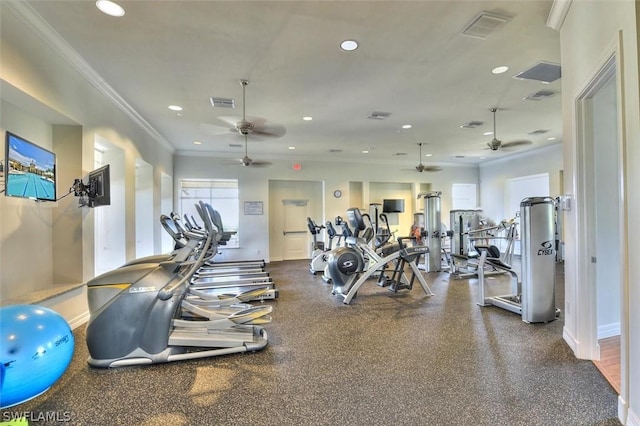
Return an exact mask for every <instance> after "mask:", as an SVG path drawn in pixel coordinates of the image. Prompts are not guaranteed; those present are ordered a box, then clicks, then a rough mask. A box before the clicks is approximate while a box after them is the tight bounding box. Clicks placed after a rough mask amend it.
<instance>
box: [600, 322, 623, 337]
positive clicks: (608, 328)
mask: <svg viewBox="0 0 640 426" xmlns="http://www.w3.org/2000/svg"><path fill="white" fill-rule="evenodd" d="M619 335H620V322H614V323H610V324H604V325H599V326H598V340H600V339H606V338H607V337H613V336H619Z"/></svg>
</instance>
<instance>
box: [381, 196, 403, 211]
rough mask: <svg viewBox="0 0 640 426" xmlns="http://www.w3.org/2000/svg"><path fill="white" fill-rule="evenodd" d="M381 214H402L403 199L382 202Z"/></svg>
mask: <svg viewBox="0 0 640 426" xmlns="http://www.w3.org/2000/svg"><path fill="white" fill-rule="evenodd" d="M382 212H383V213H404V199H401V198H399V199H391V200H389V199H387V200H382Z"/></svg>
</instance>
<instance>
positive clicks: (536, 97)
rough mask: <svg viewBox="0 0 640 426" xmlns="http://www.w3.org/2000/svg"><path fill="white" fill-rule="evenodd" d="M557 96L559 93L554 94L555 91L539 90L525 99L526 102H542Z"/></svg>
mask: <svg viewBox="0 0 640 426" xmlns="http://www.w3.org/2000/svg"><path fill="white" fill-rule="evenodd" d="M557 94H558V92H554V91H553V90H538V91H537V92H535V93H530V94H528V95H527V96H525V97H524V98H523V99H524V100H525V101H541V100H543V99H548V98H551V97H553V96H555V95H557Z"/></svg>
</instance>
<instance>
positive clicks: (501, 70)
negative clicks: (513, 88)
mask: <svg viewBox="0 0 640 426" xmlns="http://www.w3.org/2000/svg"><path fill="white" fill-rule="evenodd" d="M507 71H509V67H508V66H506V65H502V66H499V67H495V68H494V69H492V70H491V72H492V73H493V74H503V73H505V72H507Z"/></svg>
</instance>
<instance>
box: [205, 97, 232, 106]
mask: <svg viewBox="0 0 640 426" xmlns="http://www.w3.org/2000/svg"><path fill="white" fill-rule="evenodd" d="M209 101H211V106H212V107H214V108H235V107H236V104H235V102H234V101H233V99H228V98H209Z"/></svg>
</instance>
